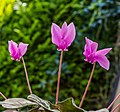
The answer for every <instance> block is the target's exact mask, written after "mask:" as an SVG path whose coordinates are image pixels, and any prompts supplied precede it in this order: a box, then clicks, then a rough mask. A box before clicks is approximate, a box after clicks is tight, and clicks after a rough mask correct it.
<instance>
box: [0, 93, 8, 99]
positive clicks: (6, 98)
mask: <svg viewBox="0 0 120 112" xmlns="http://www.w3.org/2000/svg"><path fill="white" fill-rule="evenodd" d="M0 95H1V96H2V97H3V98H4V99H5V100H7V98H6V97H5V95H4V94H3V93H2V92H0Z"/></svg>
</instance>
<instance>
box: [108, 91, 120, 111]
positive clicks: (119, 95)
mask: <svg viewBox="0 0 120 112" xmlns="http://www.w3.org/2000/svg"><path fill="white" fill-rule="evenodd" d="M119 97H120V93H119V94H118V95H117V96H116V98H115V99H114V100H113V101H112V103H111V104H110V105H109V106H108V107H107V109H108V110H109V109H110V108H111V107H112V105H113V104H114V103H115V102H116V100H117V99H118V98H119Z"/></svg>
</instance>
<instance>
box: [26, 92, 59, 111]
mask: <svg viewBox="0 0 120 112" xmlns="http://www.w3.org/2000/svg"><path fill="white" fill-rule="evenodd" d="M27 98H28V100H31V101H33V102H35V103H37V104H38V105H39V106H40V107H42V108H43V109H44V111H43V112H59V111H58V110H56V109H51V107H50V103H49V102H48V101H46V100H43V99H41V98H39V97H38V96H36V95H34V94H31V95H29V96H28V97H27Z"/></svg>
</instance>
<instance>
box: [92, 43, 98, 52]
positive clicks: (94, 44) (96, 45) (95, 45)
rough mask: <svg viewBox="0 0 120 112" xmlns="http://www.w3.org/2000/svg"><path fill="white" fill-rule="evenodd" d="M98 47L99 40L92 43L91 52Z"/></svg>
mask: <svg viewBox="0 0 120 112" xmlns="http://www.w3.org/2000/svg"><path fill="white" fill-rule="evenodd" d="M97 48H98V43H97V42H93V43H91V52H93V53H94V52H96V51H97Z"/></svg>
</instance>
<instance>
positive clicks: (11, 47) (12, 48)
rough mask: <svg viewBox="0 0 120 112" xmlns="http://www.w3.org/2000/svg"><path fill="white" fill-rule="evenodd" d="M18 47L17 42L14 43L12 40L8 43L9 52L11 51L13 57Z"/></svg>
mask: <svg viewBox="0 0 120 112" xmlns="http://www.w3.org/2000/svg"><path fill="white" fill-rule="evenodd" d="M17 46H18V44H17V43H16V42H13V41H12V40H11V41H8V50H9V52H10V55H11V56H14V55H15V54H16V52H17Z"/></svg>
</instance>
